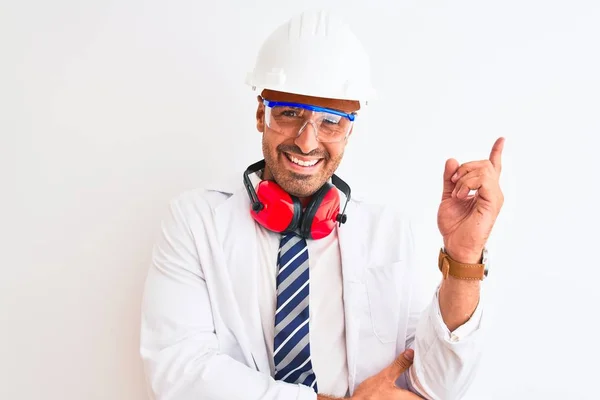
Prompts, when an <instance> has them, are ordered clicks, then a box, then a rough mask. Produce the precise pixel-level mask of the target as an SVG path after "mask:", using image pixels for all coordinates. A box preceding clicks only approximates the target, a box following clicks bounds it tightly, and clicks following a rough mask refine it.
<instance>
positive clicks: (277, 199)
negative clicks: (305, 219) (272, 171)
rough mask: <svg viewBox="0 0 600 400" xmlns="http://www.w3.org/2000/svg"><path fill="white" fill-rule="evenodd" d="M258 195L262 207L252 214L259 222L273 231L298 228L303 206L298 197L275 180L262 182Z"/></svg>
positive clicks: (257, 191) (258, 188) (259, 185)
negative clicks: (290, 193) (291, 194)
mask: <svg viewBox="0 0 600 400" xmlns="http://www.w3.org/2000/svg"><path fill="white" fill-rule="evenodd" d="M256 195H257V197H258V201H259V202H260V204H262V209H261V210H260V211H259V212H256V211H254V210H252V211H251V214H252V217H253V218H254V219H255V220H256V221H257V222H258V223H259V224H261V225H262V226H264V227H265V228H267V229H269V230H271V231H273V232H286V231H292V230H294V229H296V228H297V226H298V223H299V220H300V216H301V214H302V206H301V204H300V200H299V199H298V198H297V197H295V196H290V195H289V194H288V193H287V192H286V191H285V190H283V189H282V188H281V186H279V185H278V184H277V183H275V182H273V181H262V182H260V183H259V184H258V187H257V190H256Z"/></svg>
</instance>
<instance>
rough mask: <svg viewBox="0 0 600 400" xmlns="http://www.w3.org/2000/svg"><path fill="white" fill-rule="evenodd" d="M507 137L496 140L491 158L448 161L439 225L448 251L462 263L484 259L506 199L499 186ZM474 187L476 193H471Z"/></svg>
mask: <svg viewBox="0 0 600 400" xmlns="http://www.w3.org/2000/svg"><path fill="white" fill-rule="evenodd" d="M503 148H504V138H502V137H501V138H499V139H497V140H496V142H495V143H494V145H493V147H492V151H491V152H490V157H489V159H488V160H481V161H471V162H468V163H465V164H462V165H460V166H459V164H458V161H456V160H455V159H453V158H451V159H449V160H447V161H446V167H445V171H444V189H443V193H442V202H441V204H440V207H439V210H438V217H437V221H438V228H439V230H440V233H441V234H442V236H443V239H444V247H445V250H446V252H447V253H448V255H449V256H450V257H451V258H452V259H454V260H456V261H458V262H462V263H467V264H475V263H479V262H480V261H481V255H482V251H483V248H484V246H485V244H486V242H487V239H488V237H489V236H490V233H491V231H492V227H493V226H494V223H495V222H496V218H497V217H498V214H499V213H500V209H501V208H502V205H503V203H504V195H503V194H502V190H501V189H500V183H499V181H500V172H501V170H502V149H503ZM472 190H474V191H475V193H473V194H470V191H472Z"/></svg>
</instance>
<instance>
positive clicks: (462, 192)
mask: <svg viewBox="0 0 600 400" xmlns="http://www.w3.org/2000/svg"><path fill="white" fill-rule="evenodd" d="M483 180H484V175H483V173H482V170H481V169H477V170H475V171H471V172H469V173H468V174H467V175H465V176H463V177H462V178H461V179H460V180H459V181H458V182H456V187H455V188H454V191H453V192H452V197H455V198H458V199H461V200H464V199H466V198H467V197H468V196H469V192H470V191H471V190H478V189H480V188H481V186H482V183H483Z"/></svg>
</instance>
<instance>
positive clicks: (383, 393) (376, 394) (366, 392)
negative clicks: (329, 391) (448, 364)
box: [351, 349, 421, 400]
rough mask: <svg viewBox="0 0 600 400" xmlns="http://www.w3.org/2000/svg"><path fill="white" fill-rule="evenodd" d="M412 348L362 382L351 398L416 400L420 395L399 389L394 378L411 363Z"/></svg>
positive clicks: (355, 399) (361, 399) (356, 399)
mask: <svg viewBox="0 0 600 400" xmlns="http://www.w3.org/2000/svg"><path fill="white" fill-rule="evenodd" d="M413 355H414V352H413V350H412V349H408V350H406V351H405V352H404V353H402V354H400V355H399V356H398V358H396V359H395V360H394V362H393V363H392V364H391V365H389V366H387V367H386V368H384V369H383V370H381V372H379V373H378V374H377V375H373V376H372V377H370V378H368V379H366V380H365V381H364V382H362V383H361V384H360V385H359V386H358V387H357V388H356V391H355V392H354V395H353V396H352V397H351V399H352V400H418V399H421V397H419V396H417V395H416V394H414V393H412V392H409V391H408V390H403V389H400V388H399V387H397V386H396V380H397V379H398V378H399V377H400V375H402V374H403V373H404V371H406V370H407V369H408V368H409V367H410V366H411V365H412V359H413Z"/></svg>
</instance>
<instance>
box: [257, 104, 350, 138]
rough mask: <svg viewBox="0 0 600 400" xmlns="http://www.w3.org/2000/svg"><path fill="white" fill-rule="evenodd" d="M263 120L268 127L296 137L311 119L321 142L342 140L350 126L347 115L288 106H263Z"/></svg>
mask: <svg viewBox="0 0 600 400" xmlns="http://www.w3.org/2000/svg"><path fill="white" fill-rule="evenodd" d="M265 121H266V123H267V126H268V127H269V129H272V130H274V131H277V132H278V133H280V134H282V135H285V136H289V137H296V136H297V135H298V133H299V132H300V130H302V129H303V128H304V127H305V126H306V124H307V123H308V121H311V122H312V123H313V126H315V128H316V130H317V140H319V141H321V142H339V141H342V140H344V139H345V138H346V136H347V135H348V133H349V132H350V129H351V128H352V121H350V120H349V119H348V118H347V117H344V116H341V115H336V114H331V113H328V112H321V111H310V110H306V109H304V108H301V107H290V106H274V107H269V106H267V107H265Z"/></svg>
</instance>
